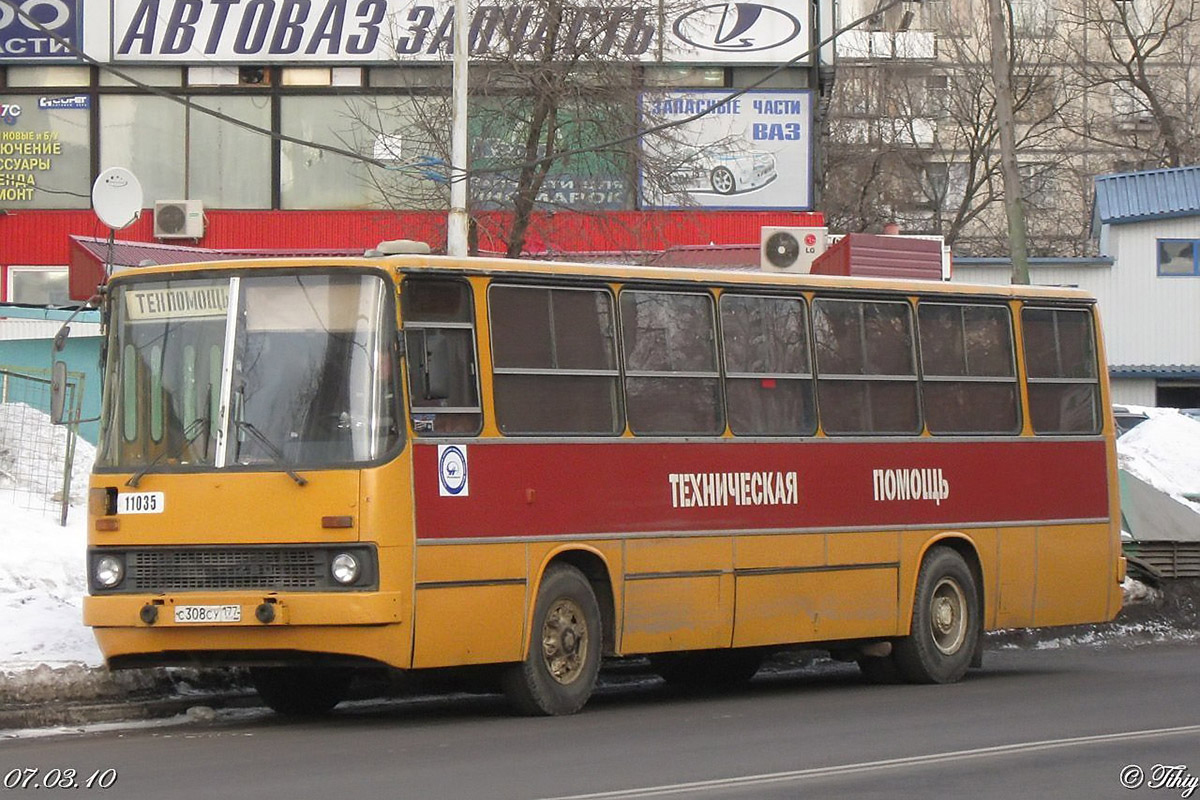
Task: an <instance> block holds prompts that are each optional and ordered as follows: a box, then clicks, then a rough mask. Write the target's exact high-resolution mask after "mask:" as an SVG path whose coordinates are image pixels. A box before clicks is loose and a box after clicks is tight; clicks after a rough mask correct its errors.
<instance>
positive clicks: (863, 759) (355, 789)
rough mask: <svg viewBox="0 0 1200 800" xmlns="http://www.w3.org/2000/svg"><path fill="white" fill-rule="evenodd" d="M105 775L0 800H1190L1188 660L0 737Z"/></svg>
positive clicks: (1170, 648) (767, 680) (389, 705)
mask: <svg viewBox="0 0 1200 800" xmlns="http://www.w3.org/2000/svg"><path fill="white" fill-rule="evenodd" d="M1156 765H1165V766H1169V767H1174V766H1179V767H1180V768H1181V769H1180V771H1179V772H1170V771H1167V772H1162V771H1159V772H1156V770H1155V767H1156ZM110 768H111V769H113V770H116V774H117V779H116V782H115V784H114V785H113V786H112V787H111V788H109V789H107V790H103V789H100V788H98V787H97V786H93V787H92V788H90V789H89V788H86V787H84V786H80V788H76V789H72V790H63V791H50V790H47V789H44V788H38V789H34V788H25V789H0V797H3V798H9V797H11V798H16V797H30V798H33V797H76V798H78V797H87V796H95V795H106V796H110V797H120V798H131V799H132V798H155V800H161V798H176V797H177V798H238V797H250V798H256V800H259V799H261V800H271V799H273V798H288V800H305V799H306V798H329V797H334V798H349V797H359V798H380V799H382V798H389V799H390V798H396V799H400V798H420V800H435V799H436V798H454V800H467V799H469V798H530V799H533V798H575V799H579V798H592V799H594V800H600V798H606V799H608V798H611V799H614V800H615V798H644V797H679V798H798V797H813V798H826V797H837V798H843V797H855V798H858V797H867V798H876V797H877V798H926V797H938V798H942V797H954V798H972V799H974V798H1000V797H1003V798H1041V797H1045V798H1107V797H1114V798H1127V799H1128V800H1136V798H1147V799H1149V798H1176V797H1189V796H1193V795H1192V794H1191V793H1189V792H1187V782H1188V780H1189V779H1190V778H1191V775H1192V774H1193V773H1194V774H1195V775H1197V776H1200V646H1196V645H1180V644H1175V645H1151V646H1144V647H1139V648H1136V649H1123V648H1119V647H1109V648H1107V649H1101V650H1092V649H1063V650H1028V651H1018V650H1002V651H993V652H989V653H988V656H987V660H986V663H985V668H984V669H983V670H982V671H975V672H972V673H971V674H970V675H969V677H968V678H967V680H965V681H964V682H963V683H960V684H957V685H953V686H869V685H865V684H863V683H862V682H861V681H860V680H859V678H858V673H857V669H856V668H854V667H853V666H848V665H842V664H836V663H833V662H828V661H823V662H818V663H816V664H815V665H813V666H811V667H808V668H804V669H800V670H791V671H784V672H781V673H778V672H777V673H768V674H763V675H760V676H759V677H758V678H756V679H755V681H754V682H753V683H752V684H751V685H750V686H749V687H747V688H746V689H744V690H742V691H739V692H735V693H727V694H723V695H718V696H708V697H689V696H683V695H679V694H673V693H671V692H670V691H668V690H667V689H665V688H664V687H662V685H661V684H659V683H657V682H656V681H653V680H637V679H635V678H632V677H631V678H626V679H624V680H618V681H617V682H616V684H615V685H610V686H608V687H607V688H605V689H604V690H603V691H602V692H601V693H600V694H599V695H598V696H597V697H596V698H594V700H593V701H592V702H591V703H590V704H589V705H588V707H587V708H586V709H585V710H584V712H583V713H581V714H579V715H577V716H574V717H566V718H558V719H524V718H518V717H511V716H509V715H508V713H507V710H506V708H505V706H504V704H503V702H502V701H501V700H500V699H499V698H497V697H489V696H484V697H467V696H456V697H441V698H433V699H429V698H426V699H420V700H390V701H373V702H365V701H364V702H359V703H354V704H350V705H349V706H348V707H342V708H339V710H338V711H337V712H336V713H335V714H334V715H333V716H332V717H330V718H329V719H327V720H324V721H322V722H319V723H318V722H303V723H301V722H289V721H285V720H281V719H280V718H278V717H274V716H273V715H271V714H269V713H268V712H265V711H261V712H260V711H251V712H240V715H239V714H238V713H236V712H230V713H222V714H219V715H218V716H217V718H216V719H215V720H213V721H207V722H200V721H189V722H184V723H180V724H175V725H171V726H168V727H160V728H152V727H138V726H133V727H127V728H124V729H120V730H109V731H100V732H95V731H93V732H83V733H78V734H71V735H63V736H56V737H51V738H18V739H13V740H9V741H4V742H0V778H3V779H4V780H5V781H11V780H12V777H11V776H12V775H13V774H15V773H13V772H12V770H19V769H28V770H37V776H36V777H35V778H34V779H32V780H31V781H30V784H31V786H32V784H34V783H36V782H38V781H41V780H44V779H46V778H56V777H57V778H59V779H60V780H61V777H59V775H58V774H56V773H55V772H53V771H54V770H64V769H74V770H75V771H76V772H75V777H74V780H75V782H76V783H80V784H82V783H83V782H85V781H86V780H87V778H88V777H89V776H90V775H91V774H92V773H93V772H95V771H97V770H104V769H110ZM1127 768H1128V770H1127ZM1137 769H1140V770H1142V775H1143V777H1142V783H1141V784H1140V786H1139V787H1138V788H1134V789H1126V788H1123V787H1122V785H1121V777H1122V774H1123V772H1125V773H1126V777H1128V778H1130V780H1134V779H1136V777H1137V772H1136V770H1137ZM16 774H19V773H16ZM101 774H103V773H101ZM1135 782H1136V781H1135ZM1155 784H1156V786H1154V785H1155ZM1194 796H1196V797H1198V798H1200V789H1197V790H1196V792H1195V795H1194Z"/></svg>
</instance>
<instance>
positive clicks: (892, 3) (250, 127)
mask: <svg viewBox="0 0 1200 800" xmlns="http://www.w3.org/2000/svg"><path fill="white" fill-rule="evenodd" d="M19 2H20V0H0V3H3V4H4V5H6V6H8V7H9V8H11V9H13V11H14V12H15V13H16V14H17V15H18V16H19V17H20V18H21V19H22V20H25V21H27V22H28V23H29V24H30V25H31V26H32V27H34V28H36V29H37V30H38V31H40V32H42V33H43V34H45V35H47V36H49V37H50V38H51V39H53V40H54V41H55V42H57V43H58V44H59V45H60V46H61V47H63V48H64V49H66V50H67V51H68V52H69V53H71V55H73V56H75V57H76V58H79V59H80V60H82V61H84V62H86V63H87V64H89V65H90V66H93V67H96V68H97V69H99V70H101V71H103V72H106V73H108V74H110V75H114V76H116V77H118V78H120V79H121V80H123V81H126V82H127V83H129V84H130V85H132V86H135V87H137V88H138V89H141V90H142V91H145V92H147V93H149V94H152V95H155V96H157V97H161V98H164V99H167V100H170V101H172V102H175V103H179V104H181V105H183V106H185V107H187V108H189V109H191V110H193V111H196V112H199V113H201V114H207V115H208V116H211V117H213V118H214V119H218V120H220V121H222V122H226V123H229V124H230V125H233V126H235V127H238V128H242V129H243V130H247V131H250V132H251V133H257V134H259V135H262V136H266V137H268V138H270V139H272V140H274V141H279V142H289V143H291V144H297V145H301V146H303V147H311V148H313V149H316V150H322V151H325V152H328V153H332V154H334V155H339V156H342V157H344V158H348V159H351V160H352V161H358V162H360V163H363V164H367V165H369V166H373V167H378V168H380V169H383V170H387V171H396V170H397V169H404V168H406V167H409V166H419V165H416V164H414V165H404V166H401V167H396V166H395V165H394V164H392V163H390V162H386V161H381V160H380V159H377V158H373V157H371V156H365V155H363V154H361V153H356V152H354V151H352V150H346V149H343V148H341V147H336V146H334V145H328V144H323V143H320V142H314V141H311V140H308V139H301V138H299V137H296V136H290V135H288V134H285V133H281V132H279V131H275V130H271V129H269V128H263V127H260V126H258V125H254V124H253V123H249V122H245V121H243V120H240V119H238V118H236V117H232V116H230V115H228V114H225V113H223V112H220V111H217V110H215V109H211V108H206V107H204V106H202V105H198V104H196V103H194V102H193V101H192V98H191V96H190V95H184V94H177V93H174V92H171V91H169V90H167V89H164V88H161V87H157V86H151V85H150V84H147V83H143V82H142V81H139V80H137V79H136V78H134V77H132V76H130V75H128V74H126V73H124V72H123V71H121V70H119V69H117V68H116V67H114V66H112V65H111V64H107V63H103V62H101V61H99V60H97V59H94V58H92V57H91V56H89V55H88V54H87V53H85V52H83V51H82V50H81V49H79V48H78V47H76V46H75V45H74V44H73V43H72V42H71V41H69V40H68V39H66V38H65V37H63V36H60V35H58V34H57V33H55V32H54V31H52V30H50V29H49V28H48V27H46V26H45V25H44V24H42V23H41V22H39V21H38V20H36V19H33V17H31V16H29V15H28V14H26V13H25V12H24V11H22V10H21V8H20V6H19ZM907 2H921V0H888V2H886V3H881V4H880V5H879V6H878V7H877V8H875V9H874V10H873V11H871V13H869V14H866V15H864V16H862V17H859V18H858V19H856V20H854V21H853V22H851V23H849V24H847V25H844V26H843V27H841V28H838V29H836V30H834V31H833V33H831V34H829V35H828V36H826V37H825V38H824V39H822V40H820V41H819V42H817V43H816V44H814V45H812V46H811V47H809V48H808V49H807V50H805V51H804V52H802V53H799V54H797V55H795V56H793V57H792V58H790V59H788V60H787V61H785V62H783V63H781V64H779V65H777V66H776V67H774V68H773V69H771V70H770V71H768V72H767V73H766V74H764V75H762V76H761V77H760V78H758V80H756V81H754V82H752V83H750V84H748V85H747V86H744V87H742V88H741V89H737V90H735V91H732V92H730V93H729V94H727V95H726V96H725V97H724V98H723V99H722V100H720V101H719V102H716V103H713V104H712V105H710V106H708V107H706V108H704V109H703V110H701V111H697V112H696V113H694V114H691V115H689V116H686V117H682V118H680V119H676V120H670V121H667V122H662V123H659V124H657V125H651V126H649V127H647V128H641V129H638V130H635V131H634V132H633V133H630V134H627V135H625V136H620V137H617V138H615V139H611V140H609V141H606V142H601V143H599V144H595V145H589V146H588V147H579V148H575V149H572V150H559V151H556V152H555V153H554V154H553V155H547V156H543V157H541V158H537V159H533V160H531V161H525V162H517V163H513V164H508V165H497V166H490V167H481V168H478V169H469V170H462V169H460V168H458V167H455V166H453V165H449V164H447V165H444V167H445V169H447V170H450V171H451V172H452V173H454V174H452V175H450V176H449V178H448V179H449V181H458V180H466V179H468V178H469V177H470V176H471V175H486V174H498V173H506V172H516V171H520V170H524V169H533V168H536V167H539V166H541V165H543V164H547V163H552V162H554V161H557V160H559V159H564V158H569V157H572V156H577V155H584V154H587V153H596V152H601V151H604V150H609V149H612V148H614V147H617V146H619V145H624V144H628V143H629V142H632V141H636V140H638V139H640V138H642V137H644V136H647V135H649V134H655V133H660V132H662V131H665V130H669V129H671V128H676V127H679V126H681V125H687V124H689V123H692V122H695V121H697V120H700V119H703V118H704V117H706V116H708V115H710V114H713V113H716V112H717V111H718V110H719V109H720V108H722V107H723V106H725V105H726V104H727V103H729V102H731V101H733V100H736V99H737V98H739V97H742V96H743V95H745V94H747V93H749V92H752V91H754V90H755V89H757V88H759V87H760V86H762V85H763V84H765V83H767V82H768V81H769V80H771V78H773V77H775V76H776V75H778V74H779V73H781V72H783V71H784V70H786V69H789V68H791V67H793V66H795V65H796V64H798V63H800V62H801V61H803V60H805V59H807V58H809V57H811V56H814V55H815V54H817V53H818V52H819V51H820V49H821V48H822V47H824V46H825V45H827V44H830V43H832V42H834V41H835V40H836V39H837V38H838V37H839V36H841V35H842V34H844V33H846V32H847V31H851V30H853V29H855V28H857V27H859V26H860V25H862V24H863V23H865V22H868V21H870V20H871V19H873V18H876V17H878V16H879V15H881V14H883V13H885V12H886V11H888V10H890V9H892V8H895V7H896V6H898V5H901V4H902V3H907ZM426 166H428V165H427V164H426Z"/></svg>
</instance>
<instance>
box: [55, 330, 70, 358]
mask: <svg viewBox="0 0 1200 800" xmlns="http://www.w3.org/2000/svg"><path fill="white" fill-rule="evenodd" d="M70 335H71V326H70V325H67V324H66V323H64V324H63V326H62V327H61V328H59V329H58V333H56V334H54V352H56V353H61V352H62V349H63V348H64V347H66V346H67V337H68V336H70Z"/></svg>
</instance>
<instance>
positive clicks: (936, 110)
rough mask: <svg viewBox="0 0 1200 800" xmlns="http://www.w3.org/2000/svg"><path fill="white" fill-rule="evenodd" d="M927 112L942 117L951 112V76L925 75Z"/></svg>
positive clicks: (931, 115)
mask: <svg viewBox="0 0 1200 800" xmlns="http://www.w3.org/2000/svg"><path fill="white" fill-rule="evenodd" d="M925 113H926V115H928V116H930V117H935V118H941V117H945V116H946V115H947V114H949V113H950V76H949V75H926V76H925Z"/></svg>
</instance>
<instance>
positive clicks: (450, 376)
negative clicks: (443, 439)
mask: <svg viewBox="0 0 1200 800" xmlns="http://www.w3.org/2000/svg"><path fill="white" fill-rule="evenodd" d="M400 303H401V313H402V315H403V317H404V345H405V353H406V354H407V361H408V397H409V405H410V410H411V413H412V426H413V432H414V433H416V434H417V435H418V436H458V435H471V434H475V433H478V432H479V430H480V428H481V427H482V424H483V414H482V410H481V408H480V405H479V377H478V369H477V368H476V363H475V325H474V322H473V319H474V315H473V309H472V305H471V289H470V286H469V285H468V284H467V283H465V282H463V281H447V280H428V279H424V278H409V279H408V280H406V281H405V282H404V284H403V286H402V288H401V298H400Z"/></svg>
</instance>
